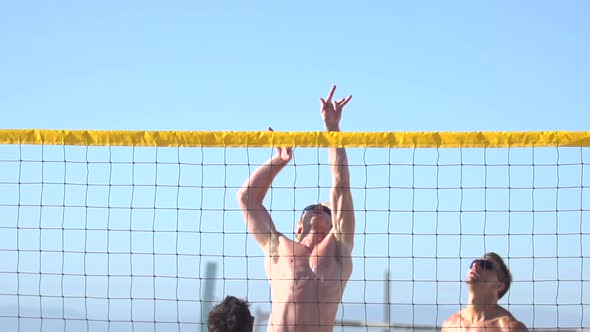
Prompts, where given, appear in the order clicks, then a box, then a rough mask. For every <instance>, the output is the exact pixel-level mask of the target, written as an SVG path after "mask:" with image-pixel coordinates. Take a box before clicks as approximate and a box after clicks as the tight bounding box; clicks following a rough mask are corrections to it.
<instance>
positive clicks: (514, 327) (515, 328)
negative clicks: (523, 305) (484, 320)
mask: <svg viewBox="0 0 590 332" xmlns="http://www.w3.org/2000/svg"><path fill="white" fill-rule="evenodd" d="M498 323H499V325H500V327H501V328H502V329H507V330H508V331H510V332H528V330H529V329H528V328H527V327H526V326H525V325H524V324H523V323H522V322H521V321H519V320H517V319H516V318H514V316H512V314H510V313H508V314H507V315H504V316H502V317H501V318H500V319H499V320H498Z"/></svg>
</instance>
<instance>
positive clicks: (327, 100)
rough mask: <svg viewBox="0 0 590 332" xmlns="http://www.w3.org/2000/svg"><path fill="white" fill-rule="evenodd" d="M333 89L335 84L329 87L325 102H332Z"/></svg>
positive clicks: (334, 89)
mask: <svg viewBox="0 0 590 332" xmlns="http://www.w3.org/2000/svg"><path fill="white" fill-rule="evenodd" d="M334 91H336V85H333V86H332V89H330V93H328V98H326V102H328V103H331V102H332V96H334Z"/></svg>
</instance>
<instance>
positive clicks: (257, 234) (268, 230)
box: [241, 205, 277, 249]
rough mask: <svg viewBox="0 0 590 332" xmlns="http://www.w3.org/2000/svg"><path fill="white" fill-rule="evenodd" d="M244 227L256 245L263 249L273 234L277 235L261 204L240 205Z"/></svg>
mask: <svg viewBox="0 0 590 332" xmlns="http://www.w3.org/2000/svg"><path fill="white" fill-rule="evenodd" d="M241 209H242V215H243V216H244V220H245V221H246V228H247V229H248V232H249V233H250V234H252V236H253V237H254V240H256V243H258V245H259V246H260V247H261V248H263V249H265V248H266V247H267V246H268V244H269V243H270V240H271V238H272V237H273V236H276V235H277V231H276V228H275V225H274V223H273V221H272V218H271V216H270V213H269V212H268V210H267V209H266V208H265V207H264V206H263V205H249V206H248V205H242V206H241Z"/></svg>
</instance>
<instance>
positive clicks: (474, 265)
mask: <svg viewBox="0 0 590 332" xmlns="http://www.w3.org/2000/svg"><path fill="white" fill-rule="evenodd" d="M497 266H498V263H497V262H496V261H494V260H493V259H491V258H489V257H482V258H478V259H476V260H474V261H473V262H471V265H470V266H469V271H468V272H467V283H471V284H476V283H477V284H479V285H481V286H485V287H492V288H503V287H504V285H503V283H502V282H501V281H500V277H499V273H500V272H499V270H498V267H497Z"/></svg>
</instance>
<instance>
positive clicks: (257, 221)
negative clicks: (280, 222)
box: [237, 148, 291, 253]
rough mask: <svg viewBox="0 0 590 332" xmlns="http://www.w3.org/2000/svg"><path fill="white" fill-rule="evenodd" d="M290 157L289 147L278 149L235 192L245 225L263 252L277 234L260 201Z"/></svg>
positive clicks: (266, 250) (266, 251)
mask: <svg viewBox="0 0 590 332" xmlns="http://www.w3.org/2000/svg"><path fill="white" fill-rule="evenodd" d="M290 159H291V149H286V148H281V149H279V153H278V154H277V155H275V156H274V157H272V158H271V159H269V160H267V161H266V162H265V163H264V164H262V165H261V166H260V167H258V168H257V169H256V170H255V171H254V172H252V174H251V175H250V177H249V178H248V179H247V180H246V181H245V182H244V184H243V185H242V187H241V188H240V189H239V190H238V192H237V199H238V204H239V206H240V209H241V210H242V215H243V216H244V220H245V221H246V227H247V228H248V231H249V232H250V233H251V234H252V236H253V237H254V239H255V240H256V242H257V243H258V245H259V246H260V247H261V248H262V249H263V250H264V252H265V253H269V251H268V246H269V243H270V242H271V239H273V238H275V239H276V238H277V236H278V235H279V234H278V232H277V230H276V227H275V225H274V223H273V221H272V218H271V216H270V213H268V210H267V209H266V208H265V207H264V205H263V204H262V202H263V200H264V196H265V195H266V193H267V191H268V188H269V187H270V185H271V183H272V181H273V179H274V178H275V176H276V175H277V174H278V173H279V172H280V171H281V169H283V167H284V166H285V165H286V164H287V163H288V162H289V160H290Z"/></svg>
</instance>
